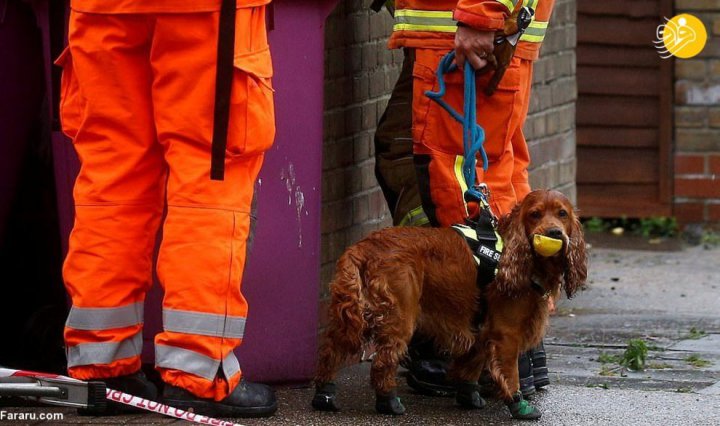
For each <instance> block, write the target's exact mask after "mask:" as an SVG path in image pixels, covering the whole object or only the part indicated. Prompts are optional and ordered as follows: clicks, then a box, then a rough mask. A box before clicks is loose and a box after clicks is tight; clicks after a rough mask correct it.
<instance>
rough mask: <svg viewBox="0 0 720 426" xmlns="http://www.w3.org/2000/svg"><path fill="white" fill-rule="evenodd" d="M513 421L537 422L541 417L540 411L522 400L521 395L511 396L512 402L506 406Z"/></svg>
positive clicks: (518, 393)
mask: <svg viewBox="0 0 720 426" xmlns="http://www.w3.org/2000/svg"><path fill="white" fill-rule="evenodd" d="M507 407H508V409H509V410H510V414H511V415H512V417H513V419H518V420H537V419H539V418H540V416H541V415H542V414H541V413H540V411H539V410H538V409H537V408H535V407H533V406H532V405H530V403H529V402H527V401H526V400H524V399H523V396H522V393H520V392H517V393H516V394H515V395H513V399H512V402H511V403H509V404H507Z"/></svg>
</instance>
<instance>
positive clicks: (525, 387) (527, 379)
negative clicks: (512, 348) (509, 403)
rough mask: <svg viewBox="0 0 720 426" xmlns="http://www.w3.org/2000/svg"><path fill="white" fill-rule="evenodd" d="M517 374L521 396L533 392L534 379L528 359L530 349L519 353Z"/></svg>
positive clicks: (526, 395)
mask: <svg viewBox="0 0 720 426" xmlns="http://www.w3.org/2000/svg"><path fill="white" fill-rule="evenodd" d="M518 374H519V376H520V392H522V394H523V397H525V398H527V397H528V396H530V395H532V394H534V393H535V379H534V378H533V365H532V360H531V359H530V351H528V352H524V353H522V354H520V358H518Z"/></svg>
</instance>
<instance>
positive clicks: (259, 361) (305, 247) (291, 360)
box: [54, 0, 337, 382]
mask: <svg viewBox="0 0 720 426" xmlns="http://www.w3.org/2000/svg"><path fill="white" fill-rule="evenodd" d="M336 2H337V0H278V1H275V2H274V3H273V5H274V10H273V12H274V13H273V14H272V15H273V22H272V24H271V28H272V30H271V32H270V43H271V49H272V52H273V64H274V68H275V77H274V79H273V84H274V87H275V90H276V117H277V118H276V119H277V138H276V140H275V145H274V146H273V148H271V150H270V151H269V152H268V153H267V156H266V160H265V165H264V166H263V170H262V171H261V173H260V178H259V180H258V183H257V187H256V188H257V193H258V223H257V231H256V235H255V243H254V247H253V250H252V253H251V255H250V257H249V262H248V268H247V271H246V274H245V277H244V280H243V292H244V294H245V297H246V298H247V299H248V301H249V305H250V313H249V318H248V323H247V327H246V332H245V341H244V343H243V345H242V347H241V348H240V349H238V351H237V353H238V357H239V359H240V363H241V365H242V368H243V370H244V371H245V372H246V374H247V376H248V378H250V379H252V380H258V381H268V382H279V381H283V382H291V381H303V380H307V379H308V378H310V377H312V375H313V372H314V367H315V366H314V363H315V352H316V346H317V311H318V304H317V301H318V291H319V286H318V282H319V275H320V272H319V271H320V217H321V212H320V206H321V199H320V197H321V168H322V164H321V163H322V139H323V135H322V132H323V76H324V71H323V70H324V46H323V40H324V30H323V29H324V22H325V18H326V17H327V15H328V13H329V12H330V10H331V9H332V7H333V6H334V5H335V3H336ZM58 136H59V135H58ZM54 142H55V144H54V152H55V154H56V156H55V159H56V175H57V178H58V180H57V184H58V192H59V197H58V198H59V200H58V204H59V206H58V207H59V209H60V210H61V219H62V222H63V224H64V227H63V232H64V235H63V237H64V241H66V240H67V235H68V232H69V228H70V226H71V223H72V198H71V197H72V195H71V194H72V181H73V179H74V176H75V174H76V173H77V166H76V161H77V160H76V158H75V155H74V152H73V150H72V147H71V146H70V144H69V143H68V142H66V141H63V140H62V138H61V137H56V138H55V140H54ZM156 287H157V286H156ZM161 299H162V294H161V291H160V290H159V289H158V288H154V289H153V290H152V291H151V294H150V295H149V296H148V300H147V302H146V309H145V312H146V318H145V324H146V325H145V352H144V359H145V361H148V362H151V361H152V357H153V348H152V339H153V336H154V335H155V333H156V332H157V331H159V330H160V328H161V317H160V301H161Z"/></svg>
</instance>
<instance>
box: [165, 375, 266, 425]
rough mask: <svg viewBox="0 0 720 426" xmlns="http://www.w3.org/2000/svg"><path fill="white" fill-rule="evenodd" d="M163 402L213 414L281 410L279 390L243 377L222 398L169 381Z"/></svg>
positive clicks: (252, 414)
mask: <svg viewBox="0 0 720 426" xmlns="http://www.w3.org/2000/svg"><path fill="white" fill-rule="evenodd" d="M163 402H164V403H165V404H167V405H169V406H171V407H175V408H180V409H182V410H186V411H192V412H193V413H196V414H201V415H204V416H210V417H269V416H272V415H273V414H275V411H277V399H276V398H275V391H273V389H272V388H271V387H270V386H267V385H263V384H260V383H253V382H249V381H247V380H245V379H241V380H240V383H239V384H238V385H237V387H235V389H234V390H233V391H232V393H230V395H228V396H226V397H225V399H223V400H221V401H214V400H212V399H206V398H200V397H197V396H195V395H193V394H191V393H190V392H188V391H186V390H185V389H183V388H180V387H177V386H172V385H169V384H166V385H165V389H164V390H163Z"/></svg>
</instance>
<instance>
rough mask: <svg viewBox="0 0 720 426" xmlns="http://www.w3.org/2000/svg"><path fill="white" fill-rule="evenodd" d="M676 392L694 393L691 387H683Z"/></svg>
mask: <svg viewBox="0 0 720 426" xmlns="http://www.w3.org/2000/svg"><path fill="white" fill-rule="evenodd" d="M675 392H677V393H690V392H692V389H691V388H689V387H687V386H683V387H681V388H677V389H675Z"/></svg>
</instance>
